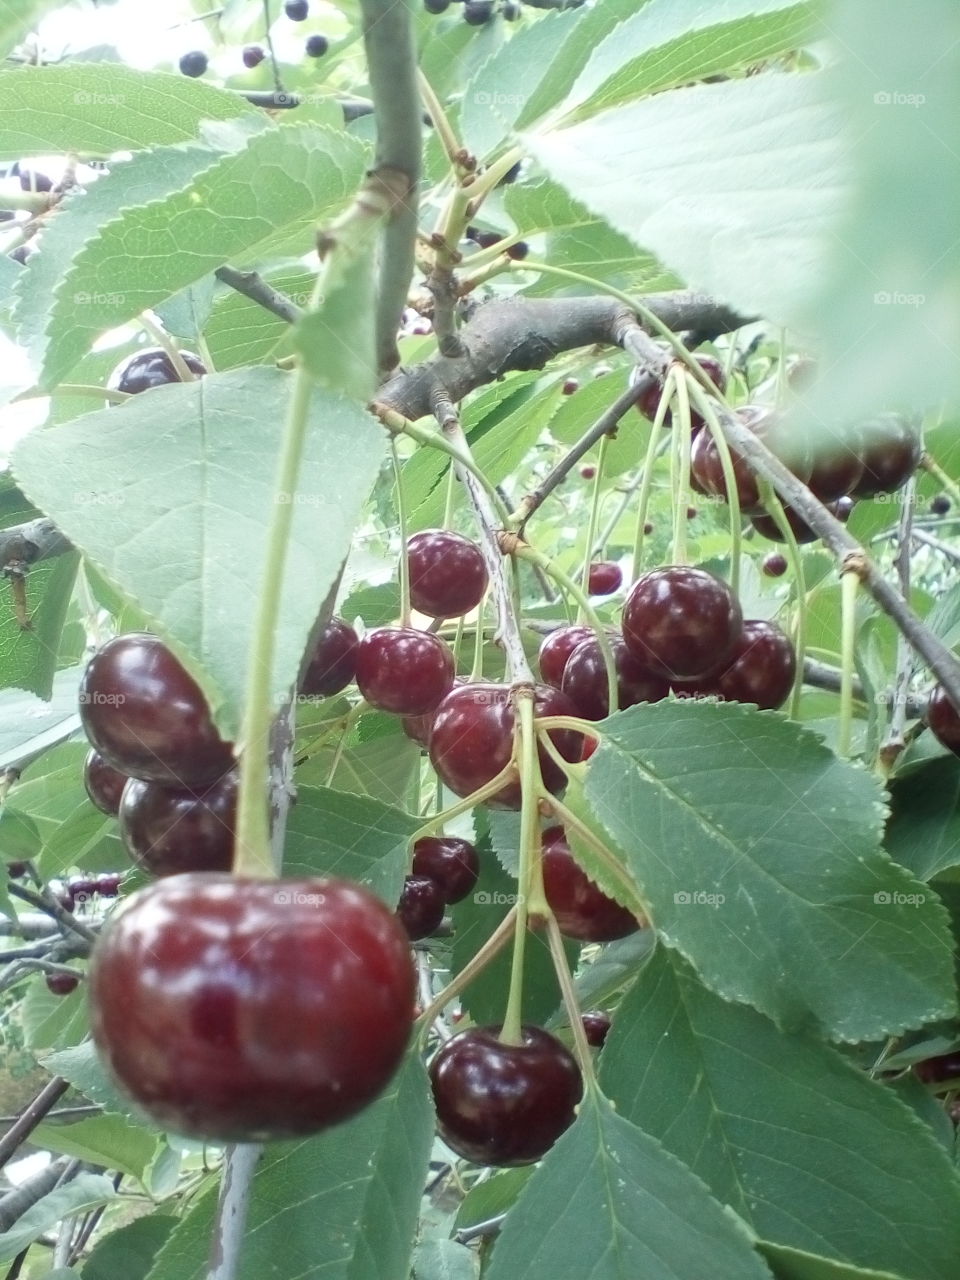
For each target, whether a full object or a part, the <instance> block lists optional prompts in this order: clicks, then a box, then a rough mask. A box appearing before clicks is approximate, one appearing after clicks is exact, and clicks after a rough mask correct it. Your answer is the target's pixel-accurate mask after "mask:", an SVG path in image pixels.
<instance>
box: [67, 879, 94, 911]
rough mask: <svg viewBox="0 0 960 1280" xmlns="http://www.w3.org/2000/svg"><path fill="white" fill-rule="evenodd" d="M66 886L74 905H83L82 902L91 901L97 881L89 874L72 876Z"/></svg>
mask: <svg viewBox="0 0 960 1280" xmlns="http://www.w3.org/2000/svg"><path fill="white" fill-rule="evenodd" d="M67 888H68V890H69V892H70V897H71V898H72V899H73V903H74V906H83V904H84V903H87V902H92V900H93V897H94V894H95V893H96V892H97V882H96V880H94V879H91V877H89V876H74V877H73V879H71V881H70V883H69V885H68V886H67ZM72 909H73V908H71V910H72Z"/></svg>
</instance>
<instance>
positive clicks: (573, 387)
mask: <svg viewBox="0 0 960 1280" xmlns="http://www.w3.org/2000/svg"><path fill="white" fill-rule="evenodd" d="M579 390H580V383H579V382H578V381H577V379H576V378H564V380H563V386H562V387H561V388H560V394H561V395H564V396H572V395H573V394H574V392H576V391H579ZM586 470H587V468H586V467H581V468H580V474H581V475H583V473H584V471H586ZM596 470H597V469H596V467H593V468H592V473H593V474H595V473H596ZM587 479H590V477H589V476H588V477H587Z"/></svg>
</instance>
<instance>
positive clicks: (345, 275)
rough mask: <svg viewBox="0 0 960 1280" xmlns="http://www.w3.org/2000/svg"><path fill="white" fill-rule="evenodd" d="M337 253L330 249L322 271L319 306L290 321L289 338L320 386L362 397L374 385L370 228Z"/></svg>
mask: <svg viewBox="0 0 960 1280" xmlns="http://www.w3.org/2000/svg"><path fill="white" fill-rule="evenodd" d="M340 256H342V257H343V258H344V259H345V260H344V261H342V262H341V261H340V258H339V257H338V255H336V254H335V255H334V256H333V257H332V258H331V260H330V263H329V266H328V269H327V270H326V272H325V274H324V277H323V288H324V295H323V299H322V301H321V303H320V305H319V307H318V308H317V310H315V311H311V312H308V314H307V315H305V316H304V317H303V319H302V320H298V321H297V323H296V325H295V326H294V331H293V344H294V346H295V348H296V350H297V352H298V353H299V355H300V357H301V359H302V361H303V364H304V367H305V368H307V369H309V370H310V372H311V374H312V375H313V376H314V378H316V380H317V381H318V382H319V383H320V384H321V385H322V386H327V387H331V388H332V389H333V390H334V391H341V392H343V393H344V395H348V396H351V397H353V398H354V399H356V400H360V401H362V402H364V403H366V402H367V401H368V400H369V399H370V398H371V397H372V395H373V393H374V391H375V389H376V385H377V361H376V355H375V352H374V315H375V313H376V302H375V292H374V280H375V267H376V247H375V243H373V236H372V234H371V233H370V232H368V237H367V240H366V241H365V243H364V244H363V245H362V246H360V247H359V248H357V247H355V246H352V245H351V246H349V250H348V247H347V246H346V245H344V247H343V249H342V250H341V254H340Z"/></svg>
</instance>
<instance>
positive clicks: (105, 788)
mask: <svg viewBox="0 0 960 1280" xmlns="http://www.w3.org/2000/svg"><path fill="white" fill-rule="evenodd" d="M128 778H129V775H128V774H126V773H121V772H120V770H119V769H114V767H113V765H110V764H107V762H106V760H104V758H103V756H102V755H101V754H100V752H99V751H88V752H87V758H86V760H84V762H83V785H84V787H85V788H86V791H87V795H88V796H89V797H90V800H91V802H92V803H93V804H95V805H96V807H97V808H98V809H99V810H100V812H101V813H109V814H110V815H111V817H116V815H117V811H118V810H119V808H120V797H121V795H122V794H123V788H124V787H125V786H126V785H127V781H128Z"/></svg>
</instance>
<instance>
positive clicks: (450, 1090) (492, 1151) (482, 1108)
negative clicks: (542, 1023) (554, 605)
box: [430, 1026, 583, 1165]
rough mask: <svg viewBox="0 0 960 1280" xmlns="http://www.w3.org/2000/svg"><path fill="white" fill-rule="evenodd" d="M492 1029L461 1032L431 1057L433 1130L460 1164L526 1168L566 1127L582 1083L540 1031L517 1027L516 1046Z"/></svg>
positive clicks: (566, 1055) (570, 1061) (563, 1052)
mask: <svg viewBox="0 0 960 1280" xmlns="http://www.w3.org/2000/svg"><path fill="white" fill-rule="evenodd" d="M499 1032H500V1028H499V1027H470V1028H468V1029H467V1030H466V1031H460V1032H458V1033H457V1034H456V1035H455V1036H453V1037H451V1039H449V1040H448V1041H447V1043H446V1044H445V1045H443V1047H442V1048H441V1049H440V1051H439V1052H438V1053H437V1055H436V1057H435V1058H434V1059H433V1062H432V1063H431V1064H430V1084H431V1086H432V1088H433V1100H434V1104H435V1106H436V1109H437V1128H438V1131H439V1133H440V1137H441V1138H442V1139H443V1141H444V1142H445V1143H446V1144H447V1146H448V1147H450V1148H451V1150H453V1151H455V1152H456V1153H457V1155H459V1156H462V1157H463V1158H464V1159H465V1160H472V1161H474V1162H475V1163H476V1164H485V1165H521V1164H532V1163H533V1161H535V1160H539V1159H540V1157H541V1156H543V1155H545V1154H546V1152H547V1151H549V1150H550V1148H551V1147H552V1146H553V1144H554V1143H555V1142H556V1140H557V1138H559V1137H560V1135H561V1133H563V1131H564V1129H566V1128H568V1127H569V1126H570V1125H571V1124H572V1123H573V1119H574V1107H575V1106H576V1105H577V1103H578V1102H579V1101H580V1098H581V1096H582V1094H583V1080H582V1078H581V1076H580V1068H579V1067H578V1066H577V1064H576V1061H575V1060H574V1058H573V1056H572V1054H571V1053H570V1052H569V1051H568V1050H567V1049H566V1048H565V1047H564V1046H563V1045H562V1044H561V1043H560V1041H559V1040H557V1039H556V1038H555V1037H554V1036H552V1035H550V1034H549V1032H547V1031H544V1030H543V1029H542V1028H541V1027H531V1026H524V1027H523V1028H522V1031H521V1035H522V1044H519V1045H513V1044H504V1043H503V1042H502V1041H501V1040H500V1039H499Z"/></svg>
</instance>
